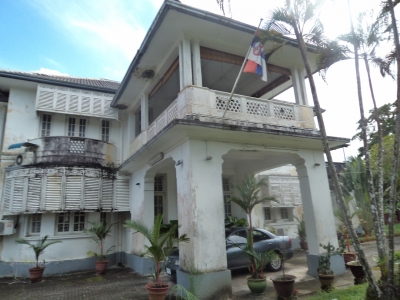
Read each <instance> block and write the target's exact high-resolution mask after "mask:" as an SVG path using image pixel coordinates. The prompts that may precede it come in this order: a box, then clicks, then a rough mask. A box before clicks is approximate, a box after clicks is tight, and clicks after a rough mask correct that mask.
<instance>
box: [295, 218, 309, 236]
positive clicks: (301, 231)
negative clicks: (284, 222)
mask: <svg viewBox="0 0 400 300" xmlns="http://www.w3.org/2000/svg"><path fill="white" fill-rule="evenodd" d="M294 218H295V219H296V221H297V222H299V224H297V234H298V235H299V238H300V241H305V240H306V238H307V232H306V221H304V215H302V216H301V220H300V219H299V218H298V217H296V216H294Z"/></svg>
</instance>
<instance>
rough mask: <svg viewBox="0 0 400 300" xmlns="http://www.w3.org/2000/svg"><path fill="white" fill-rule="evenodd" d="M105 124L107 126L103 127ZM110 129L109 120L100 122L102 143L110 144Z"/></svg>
mask: <svg viewBox="0 0 400 300" xmlns="http://www.w3.org/2000/svg"><path fill="white" fill-rule="evenodd" d="M105 124H107V126H104V125H105ZM110 129H111V121H110V120H104V119H103V120H101V132H100V138H101V140H102V141H103V142H106V143H109V142H110Z"/></svg>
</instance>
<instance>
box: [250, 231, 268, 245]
mask: <svg viewBox="0 0 400 300" xmlns="http://www.w3.org/2000/svg"><path fill="white" fill-rule="evenodd" d="M269 239H270V237H269V236H267V235H266V234H264V233H263V232H261V231H258V230H253V241H254V242H259V241H263V240H269Z"/></svg>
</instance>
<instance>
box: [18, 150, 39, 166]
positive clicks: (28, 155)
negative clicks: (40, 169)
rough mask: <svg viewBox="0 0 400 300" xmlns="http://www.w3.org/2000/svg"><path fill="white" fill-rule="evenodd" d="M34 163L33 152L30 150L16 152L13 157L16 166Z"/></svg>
mask: <svg viewBox="0 0 400 300" xmlns="http://www.w3.org/2000/svg"><path fill="white" fill-rule="evenodd" d="M34 163H35V153H34V152H31V151H29V152H24V153H21V154H18V156H17V158H16V159H15V164H16V165H17V166H26V165H32V164H34Z"/></svg>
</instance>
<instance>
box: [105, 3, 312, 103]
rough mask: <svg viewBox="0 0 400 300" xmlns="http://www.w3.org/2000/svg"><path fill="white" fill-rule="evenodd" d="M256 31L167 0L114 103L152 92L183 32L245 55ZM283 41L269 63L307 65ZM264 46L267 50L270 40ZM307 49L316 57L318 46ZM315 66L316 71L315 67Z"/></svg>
mask: <svg viewBox="0 0 400 300" xmlns="http://www.w3.org/2000/svg"><path fill="white" fill-rule="evenodd" d="M255 30H256V27H254V26H251V25H248V24H245V23H242V22H239V21H236V20H233V19H230V18H226V17H223V16H220V15H217V14H213V13H210V12H207V11H203V10H200V9H197V8H193V7H190V6H187V5H184V4H181V3H179V2H177V1H169V0H167V1H165V2H164V3H163V5H162V6H161V8H160V10H159V12H158V14H157V15H156V17H155V19H154V21H153V23H152V25H151V26H150V29H149V30H148V32H147V34H146V36H145V38H144V40H143V42H142V44H141V46H140V48H139V50H138V51H137V53H136V55H135V57H134V58H133V60H132V62H131V64H130V66H129V68H128V71H127V72H126V74H125V76H124V79H123V80H122V83H121V85H120V87H119V89H118V90H117V92H116V94H115V96H114V99H113V102H112V103H111V106H114V107H115V105H117V103H123V104H126V105H129V104H131V102H132V98H135V97H136V98H138V97H139V95H140V93H146V92H149V91H150V90H151V88H152V87H153V86H154V85H155V84H156V82H157V81H158V80H159V79H160V78H161V77H162V76H163V74H164V72H165V71H166V70H167V69H168V67H169V66H170V65H171V64H172V63H173V61H174V60H175V59H176V57H177V56H178V51H177V49H175V48H177V46H178V42H179V40H180V39H181V38H182V37H183V35H184V36H185V37H188V38H191V39H194V40H196V39H197V40H200V44H201V46H204V47H209V48H212V49H215V50H220V51H225V52H228V53H230V54H235V55H241V56H244V55H245V54H246V52H247V50H248V47H249V45H250V44H251V40H252V37H253V35H254V32H255ZM284 40H285V42H286V44H285V45H284V47H283V48H282V49H280V50H279V51H276V52H275V54H273V55H272V56H271V57H270V58H269V60H268V62H269V63H273V64H275V65H278V66H282V67H287V68H293V67H299V68H304V66H303V63H302V60H301V56H300V52H299V50H298V49H297V48H298V44H297V42H296V41H295V40H293V39H289V38H284ZM271 45H272V43H271ZM264 47H265V48H266V50H267V49H268V47H269V42H267V43H266V44H265V45H264ZM308 48H309V53H308V55H309V56H310V58H313V56H314V55H315V54H314V53H315V50H316V49H315V48H314V47H313V46H308ZM311 61H313V60H312V59H311ZM313 69H314V70H313V72H315V71H316V68H315V67H313ZM146 70H153V71H154V72H155V76H154V77H153V79H149V78H142V77H141V76H140V74H141V73H142V72H144V71H146Z"/></svg>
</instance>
